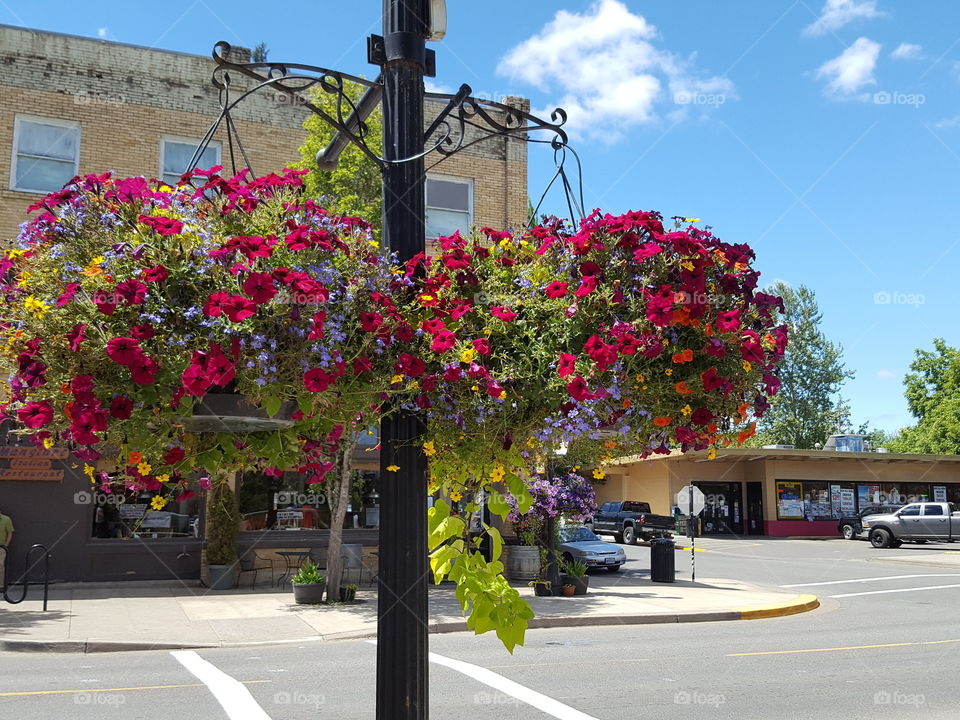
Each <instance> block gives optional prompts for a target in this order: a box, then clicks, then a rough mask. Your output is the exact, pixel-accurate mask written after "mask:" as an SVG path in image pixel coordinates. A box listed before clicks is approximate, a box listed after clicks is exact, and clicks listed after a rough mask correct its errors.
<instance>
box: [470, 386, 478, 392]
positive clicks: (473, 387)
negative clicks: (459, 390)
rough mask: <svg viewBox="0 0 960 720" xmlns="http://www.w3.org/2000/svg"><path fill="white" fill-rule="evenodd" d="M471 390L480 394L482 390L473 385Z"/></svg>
mask: <svg viewBox="0 0 960 720" xmlns="http://www.w3.org/2000/svg"><path fill="white" fill-rule="evenodd" d="M470 389H471V390H473V391H474V392H480V388H479V387H478V386H477V385H471V386H470Z"/></svg>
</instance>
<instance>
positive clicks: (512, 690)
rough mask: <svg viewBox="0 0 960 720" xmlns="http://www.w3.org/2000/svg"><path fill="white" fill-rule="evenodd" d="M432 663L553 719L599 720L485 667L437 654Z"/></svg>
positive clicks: (433, 656) (434, 655) (431, 655)
mask: <svg viewBox="0 0 960 720" xmlns="http://www.w3.org/2000/svg"><path fill="white" fill-rule="evenodd" d="M430 662H432V663H436V664H437V665H443V666H444V667H448V668H450V669H451V670H456V671H457V672H460V673H463V674H464V675H466V676H467V677H469V678H473V679H474V680H477V681H479V682H482V683H483V684H484V685H489V686H490V687H492V688H494V689H495V690H499V691H500V692H502V693H503V694H505V695H510V696H511V697H515V698H516V699H517V700H520V701H521V702H525V703H526V704H527V705H530V706H532V707H535V708H536V709H537V710H540V711H541V712H544V713H546V714H547V715H550V716H551V717H555V718H558V719H559V720H597V718H595V717H593V716H592V715H587V714H586V713H582V712H580V711H579V710H576V709H574V708H572V707H570V706H569V705H564V704H563V703H562V702H560V701H559V700H554V699H553V698H552V697H547V696H546V695H543V694H541V693H538V692H537V691H536V690H531V689H530V688H528V687H525V686H523V685H521V684H520V683H516V682H514V681H513V680H508V679H507V678H505V677H504V676H503V675H498V674H497V673H495V672H493V671H492V670H487V669H486V668H485V667H480V666H479V665H473V664H471V663H466V662H463V661H461V660H454V659H453V658H448V657H445V656H443V655H437V654H436V653H430Z"/></svg>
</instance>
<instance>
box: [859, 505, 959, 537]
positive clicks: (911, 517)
mask: <svg viewBox="0 0 960 720" xmlns="http://www.w3.org/2000/svg"><path fill="white" fill-rule="evenodd" d="M862 524H863V529H864V530H865V531H866V532H867V537H869V538H870V544H871V545H873V546H874V547H875V548H886V547H892V548H896V547H900V546H901V545H902V544H903V542H904V541H905V540H907V541H912V542H926V541H927V540H931V541H937V540H939V541H948V542H953V541H954V540H960V511H958V510H957V506H956V505H954V504H953V503H945V502H923V503H911V504H910V505H904V506H903V507H902V508H900V509H899V510H897V511H896V512H894V513H890V514H888V515H870V516H868V517H865V518H864V519H863V523H862Z"/></svg>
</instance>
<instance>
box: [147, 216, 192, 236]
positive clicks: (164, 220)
mask: <svg viewBox="0 0 960 720" xmlns="http://www.w3.org/2000/svg"><path fill="white" fill-rule="evenodd" d="M138 219H139V220H140V222H141V223H143V224H144V225H146V226H147V227H149V228H152V229H153V230H154V231H156V233H157V234H158V235H179V234H180V232H181V231H182V230H183V223H182V222H180V221H179V220H177V219H175V218H168V217H159V216H156V217H155V216H152V215H141V216H140V217H139V218H138Z"/></svg>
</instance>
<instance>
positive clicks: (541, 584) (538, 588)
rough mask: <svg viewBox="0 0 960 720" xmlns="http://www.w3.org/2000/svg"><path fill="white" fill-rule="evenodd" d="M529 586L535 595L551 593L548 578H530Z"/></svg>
mask: <svg viewBox="0 0 960 720" xmlns="http://www.w3.org/2000/svg"><path fill="white" fill-rule="evenodd" d="M530 587H532V588H533V594H534V595H536V596H537V597H550V596H551V595H553V588H552V587H551V586H550V581H549V580H543V579H542V578H537V579H536V580H531V581H530Z"/></svg>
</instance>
